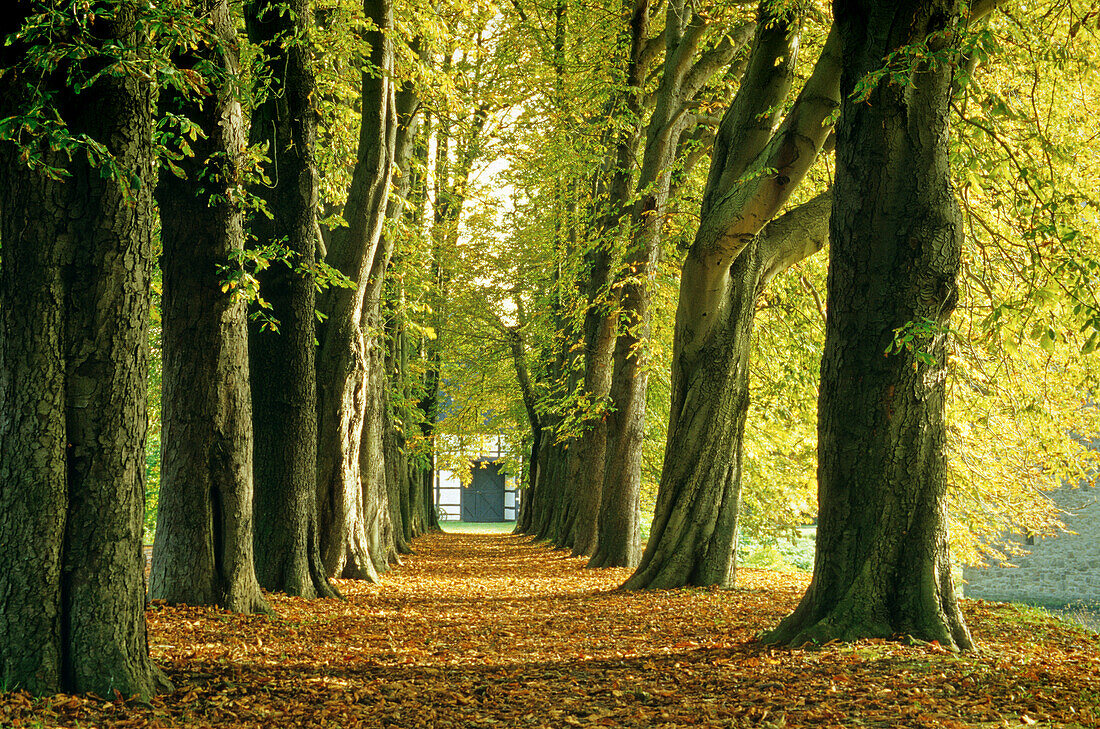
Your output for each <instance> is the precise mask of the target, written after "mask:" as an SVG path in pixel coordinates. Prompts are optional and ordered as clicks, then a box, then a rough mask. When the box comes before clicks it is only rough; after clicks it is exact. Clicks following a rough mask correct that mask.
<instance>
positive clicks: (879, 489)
mask: <svg viewBox="0 0 1100 729" xmlns="http://www.w3.org/2000/svg"><path fill="white" fill-rule="evenodd" d="M834 13H835V16H836V23H837V25H838V26H839V28H840V30H841V35H842V39H843V67H844V73H843V76H842V80H841V90H842V93H843V98H844V100H845V101H844V104H843V107H842V112H841V118H840V123H839V125H838V129H837V172H836V183H835V194H834V202H833V208H832V223H831V230H830V236H831V241H832V251H831V257H830V264H829V289H828V292H829V293H828V300H827V305H828V312H829V316H828V321H827V324H826V334H825V351H824V354H823V358H822V365H821V395H820V401H819V416H818V451H819V462H818V484H819V485H818V499H819V504H820V507H819V508H820V512H819V517H818V541H817V556H816V558H815V561H814V577H813V581H812V582H811V584H810V588H809V589H808V590H807V592H806V594H805V596H804V597H803V599H802V602H801V603H800V604H799V606H798V608H797V609H796V610H795V612H794V613H792V614H791V615H790V616H788V617H787V618H786V619H785V620H784V621H783V622H782V623H781V624H780V625H779V627H778V628H776V629H775V630H774V631H773V632H772V633H771V634H769V635H768V636H766V638H765V640H766V641H768V642H772V643H787V644H792V645H798V644H801V643H806V642H811V641H813V642H826V641H829V640H834V639H839V640H852V639H856V638H864V637H890V636H894V635H897V634H909V635H913V636H916V637H917V638H921V639H924V640H930V641H931V640H936V641H939V643H940V644H941V645H943V646H945V647H948V648H952V649H954V648H970V647H972V645H973V641H972V640H971V637H970V633H969V631H968V630H967V627H966V624H965V622H964V621H963V617H962V614H961V613H960V611H959V608H958V604H957V601H956V597H955V592H954V587H953V584H952V580H951V561H950V556H949V553H948V540H947V525H946V518H947V513H946V500H945V494H946V459H945V454H944V438H945V426H944V398H945V381H946V376H947V337H948V334H947V329H946V328H947V324H948V321H949V318H950V315H951V312H952V310H953V309H954V308H955V303H956V301H957V298H958V291H957V287H956V276H957V273H958V269H959V262H960V253H961V241H962V231H961V216H960V214H959V211H958V207H957V204H956V202H955V199H954V194H953V190H952V187H951V180H950V170H949V156H948V144H947V137H948V109H949V107H948V101H949V98H950V92H951V82H952V78H951V76H952V64H951V63H950V62H947V61H944V60H943V57H945V56H946V57H948V58H950V57H951V56H952V55H953V54H954V51H953V50H952V49H951V48H950V46H949V43H950V42H951V39H952V38H954V37H955V34H956V33H957V31H958V24H959V17H958V11H957V6H956V5H955V4H954V3H951V2H948V1H947V0H911V1H909V2H903V3H884V2H861V1H854V2H849V1H846V0H839V1H838V2H837V3H836V5H835V8H834ZM922 43H927V45H928V50H927V51H926V53H927V56H926V57H933V58H936V57H937V56H939V60H938V61H936V62H934V63H929V62H927V61H924V60H920V59H918V58H906V59H904V62H905V63H906V64H912V78H911V81H910V83H907V84H894V83H891V82H890V81H889V80H888V79H887V80H883V81H880V82H879V83H878V84H877V85H876V86H875V87H874V88H873V90H872V91H871V93H870V95H869V97H867V98H866V100H863V99H852V97H851V95H852V92H853V89H855V87H856V84H857V82H859V81H860V80H861V79H863V78H865V77H866V74H868V73H870V72H873V71H875V70H877V69H880V68H881V67H882V65H883V59H884V58H885V57H886V56H887V55H888V54H890V53H891V52H894V51H897V50H898V49H900V48H903V47H909V46H912V45H913V44H922ZM899 331H905V332H910V333H912V334H914V336H915V340H914V343H913V346H912V347H911V348H902V349H901V351H893V348H892V344H893V342H894V340H895V336H896V334H897V333H898V332H899ZM884 354H885V355H886V356H884Z"/></svg>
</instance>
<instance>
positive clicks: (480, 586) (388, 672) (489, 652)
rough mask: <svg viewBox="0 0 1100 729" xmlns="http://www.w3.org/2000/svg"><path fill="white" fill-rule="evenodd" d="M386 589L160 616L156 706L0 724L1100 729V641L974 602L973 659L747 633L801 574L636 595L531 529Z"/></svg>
mask: <svg viewBox="0 0 1100 729" xmlns="http://www.w3.org/2000/svg"><path fill="white" fill-rule="evenodd" d="M415 546H416V549H417V552H418V553H417V554H416V555H414V556H411V557H408V558H406V560H405V562H406V563H405V564H404V565H403V566H401V567H399V568H397V569H395V570H393V571H392V572H391V573H390V574H388V575H386V577H385V578H384V579H383V582H382V585H381V586H371V585H366V584H362V583H357V582H350V581H348V582H341V583H340V589H341V590H342V591H343V592H344V594H345V595H347V597H348V599H347V600H346V601H340V600H312V601H307V600H301V599H297V598H289V597H285V596H280V595H271V596H270V598H271V601H272V603H273V604H274V607H275V611H276V614H277V616H276V617H273V618H272V617H265V616H240V615H235V614H231V613H226V612H224V611H218V610H212V609H204V608H189V607H167V606H164V605H154V606H152V607H151V608H150V610H149V625H150V643H151V645H152V651H153V656H154V659H155V660H156V661H157V662H158V663H159V664H160V665H161V666H162V667H164V668H165V669H166V670H167V672H168V673H169V675H170V676H171V678H172V680H173V681H174V682H175V684H176V687H177V688H176V691H175V692H174V693H172V694H169V695H167V696H161V697H157V698H155V699H154V700H153V701H152V702H151V704H141V703H138V702H136V701H133V700H122V699H121V698H114V699H112V700H104V699H102V698H95V697H88V696H82V697H70V696H55V697H45V698H38V699H34V698H31V697H29V696H27V695H25V694H21V693H13V694H0V727H9V726H10V727H32V726H33V727H38V726H44V727H55V726H85V727H87V726H95V727H111V728H114V729H119V728H121V727H130V726H142V727H192V728H195V729H197V728H198V727H269V726H303V727H341V729H350V728H351V727H357V726H371V727H383V726H395V727H466V726H501V727H505V726H507V727H513V726H516V727H561V726H579V727H689V726H699V727H742V726H745V727H749V726H752V727H757V726H758V727H793V726H814V727H829V726H860V725H862V726H883V727H887V726H899V725H901V726H915V727H965V726H983V727H984V726H988V727H996V726H1032V725H1045V726H1050V725H1057V726H1082V727H1084V726H1095V725H1097V724H1100V651H1098V647H1100V642H1098V639H1097V636H1096V635H1094V634H1090V633H1087V632H1085V631H1083V630H1079V629H1075V628H1072V627H1069V626H1066V625H1064V624H1062V623H1059V622H1057V621H1054V620H1052V619H1049V618H1044V617H1042V616H1041V615H1039V614H1037V613H1035V612H1034V611H1031V612H1027V611H1020V610H1018V609H1016V608H1015V607H1013V606H1008V605H998V604H991V603H984V602H967V603H965V610H966V613H967V618H968V620H969V621H970V625H971V629H972V630H973V632H974V634H975V638H976V639H977V640H978V641H979V643H980V645H981V649H980V650H979V651H977V652H974V653H970V654H963V655H954V654H951V653H948V652H946V651H944V649H943V648H942V647H940V646H938V645H934V644H920V643H916V644H913V645H908V644H905V643H903V642H895V641H881V640H879V641H861V642H859V643H855V644H831V645H828V646H825V647H823V648H821V649H819V650H774V649H767V648H763V647H761V646H759V645H757V644H756V643H754V642H753V638H754V637H755V635H756V634H758V633H759V632H760V631H761V630H763V629H765V628H768V627H770V626H772V625H774V624H775V623H776V622H777V621H778V620H779V619H780V618H781V617H782V616H783V615H785V614H786V613H787V612H789V611H790V610H791V609H792V608H793V607H794V605H795V603H796V602H797V600H798V597H799V596H800V595H801V593H802V591H803V590H804V589H805V586H806V578H805V577H803V576H794V575H784V574H779V573H770V572H762V571H754V570H742V571H741V573H740V574H739V583H738V589H736V590H729V591H721V590H695V589H685V590H671V591H646V592H637V593H623V592H617V591H615V590H614V588H615V587H616V586H617V585H618V584H620V583H621V582H622V581H623V580H624V579H625V578H626V576H627V572H626V571H624V570H587V569H585V568H584V567H583V564H584V561H583V560H578V559H572V558H569V557H568V556H566V555H565V553H563V552H560V551H553V550H550V549H548V548H546V547H543V546H540V545H535V544H531V543H530V542H529V541H527V540H526V539H524V538H522V537H515V536H510V535H507V536H500V535H491V536H490V535H458V534H438V535H431V536H428V537H424V538H422V539H420V540H418V541H417V543H416V545H415Z"/></svg>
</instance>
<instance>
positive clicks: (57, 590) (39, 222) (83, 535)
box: [0, 2, 170, 697]
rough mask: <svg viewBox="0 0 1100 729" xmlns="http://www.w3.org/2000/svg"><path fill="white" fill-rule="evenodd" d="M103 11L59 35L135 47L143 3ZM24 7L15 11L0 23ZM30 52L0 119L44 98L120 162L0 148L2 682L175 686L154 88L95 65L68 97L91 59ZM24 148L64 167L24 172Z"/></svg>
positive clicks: (13, 48)
mask: <svg viewBox="0 0 1100 729" xmlns="http://www.w3.org/2000/svg"><path fill="white" fill-rule="evenodd" d="M112 10H113V14H112V15H111V16H110V17H105V16H100V17H98V18H96V19H95V22H94V24H93V23H91V22H89V23H88V25H87V26H85V27H84V29H83V30H81V29H76V28H68V29H64V28H59V29H57V32H58V33H59V34H62V35H64V34H65V33H67V32H72V33H84V32H85V31H86V28H89V27H94V29H95V35H94V36H93V35H90V34H87V35H84V37H83V38H82V40H85V41H87V42H88V43H89V44H90V45H91V46H92V47H94V48H102V47H104V46H108V45H109V46H110V47H109V48H108V49H107V50H106V51H105V53H109V54H114V53H117V52H119V51H118V50H117V49H119V48H121V49H138V48H139V47H140V45H141V43H142V42H143V41H144V39H143V38H141V37H139V36H138V35H137V33H136V31H135V25H136V23H137V16H138V12H139V11H138V9H137V8H135V7H134V5H133V4H131V3H127V2H123V3H118V4H116V5H114V6H113V7H112ZM24 18H25V11H24V10H23V8H22V7H16V8H14V9H13V8H9V10H8V13H7V14H6V15H5V16H4V18H3V20H0V32H2V33H3V35H4V36H5V37H6V38H7V37H10V36H9V34H11V33H15V32H16V31H18V30H19V28H20V26H21V24H22V22H23V20H24ZM25 52H26V48H25V47H24V46H23V45H22V42H21V41H18V40H17V41H15V42H14V43H11V44H9V45H7V46H5V47H4V48H3V49H0V68H3V69H4V71H6V73H2V74H0V116H2V117H8V116H13V115H20V114H24V113H26V112H27V109H28V108H29V107H30V104H29V102H31V101H32V99H34V98H35V97H36V96H37V95H38V94H41V93H43V92H46V93H49V94H50V96H48V103H49V104H51V105H52V108H53V110H54V111H56V113H57V114H59V115H60V117H61V119H62V120H63V121H64V123H65V124H66V125H67V131H68V132H69V133H71V134H72V135H73V137H74V138H79V135H87V138H88V139H90V140H94V141H95V142H97V143H99V144H102V145H104V147H105V148H106V149H107V150H108V151H109V153H110V154H111V155H112V161H113V163H114V164H116V165H117V168H116V169H115V171H114V172H113V173H109V174H101V170H100V169H96V168H94V167H92V166H91V165H90V164H89V163H88V162H87V161H86V157H85V156H84V155H83V154H82V153H81V154H74V155H73V159H72V160H69V159H66V158H65V157H64V156H63V155H59V154H54V153H52V152H50V151H49V150H48V147H47V145H46V144H43V143H42V142H41V141H40V140H34V139H28V140H25V146H24V147H22V148H20V147H18V146H16V145H15V144H14V143H12V142H10V141H6V142H3V143H2V144H0V240H2V241H3V256H2V262H0V410H2V411H3V413H4V418H3V419H2V421H0V544H3V545H4V549H3V552H2V553H0V678H2V680H3V681H4V684H5V688H7V689H16V688H23V689H27V690H29V691H32V692H35V693H39V694H48V693H54V692H58V691H72V692H95V693H97V694H99V695H101V696H105V697H106V696H113V695H114V692H115V691H116V690H117V691H119V692H121V693H122V694H123V695H124V696H131V695H134V694H140V695H142V696H149V695H151V694H154V693H157V692H158V691H162V690H165V689H168V688H170V684H168V682H167V679H166V678H165V677H164V675H163V674H162V673H161V672H160V670H159V669H157V668H156V667H155V666H154V665H153V664H152V662H151V661H150V660H149V649H148V645H147V641H146V626H145V612H144V607H145V594H144V593H145V589H144V588H145V586H144V579H143V568H144V557H143V554H142V546H141V537H142V524H143V517H144V514H143V511H144V509H143V506H144V488H143V486H144V484H143V476H144V471H145V468H144V463H145V435H146V429H147V413H146V375H147V370H148V339H147V335H148V321H149V318H148V317H149V307H150V294H149V290H150V283H151V278H152V271H153V265H154V261H153V255H152V233H153V207H152V188H153V182H154V179H153V170H154V163H153V140H152V131H153V111H152V107H153V89H152V85H151V84H150V83H148V82H147V81H146V80H144V79H143V78H141V77H138V76H137V75H136V74H135V75H127V76H116V75H102V76H99V77H98V78H97V79H96V80H95V82H94V83H93V84H91V85H90V86H88V87H86V88H84V89H83V90H82V91H81V92H80V93H79V94H78V93H75V92H74V91H73V90H72V89H71V88H68V87H65V86H59V85H57V84H58V83H59V82H61V83H64V80H65V79H66V78H67V73H66V72H68V73H71V78H73V79H76V80H80V79H86V78H89V77H91V76H92V74H94V73H95V72H97V71H98V70H100V68H101V64H102V61H103V59H102V58H101V57H96V56H94V55H93V57H92V58H91V59H90V61H89V62H88V65H87V66H81V65H76V64H74V65H72V66H67V67H65V68H64V69H63V71H64V72H58V73H56V74H49V75H45V76H44V75H43V74H42V73H41V71H40V70H39V69H37V68H23V69H21V71H20V72H19V73H16V72H14V71H13V70H12V69H13V68H15V67H18V66H19V65H20V64H21V63H22V62H23V61H24V60H25V55H24V54H25ZM123 52H124V53H125V54H126V55H127V58H128V60H130V61H135V62H137V58H136V56H137V51H136V50H133V51H123ZM37 100H38V101H41V98H40V97H39V98H38V99H37ZM23 150H27V151H29V152H30V153H31V156H32V159H35V158H37V159H39V160H41V161H43V162H45V163H47V164H49V165H53V166H56V167H60V168H63V169H65V170H66V171H67V173H68V174H69V176H68V177H66V178H65V179H64V181H58V180H56V179H52V178H51V176H49V175H47V174H45V173H44V172H43V171H42V170H41V168H31V167H30V166H29V165H28V164H27V162H26V161H25V160H23V159H21V158H20V153H21V151H23Z"/></svg>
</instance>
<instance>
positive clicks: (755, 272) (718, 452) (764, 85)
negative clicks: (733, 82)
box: [624, 5, 839, 589]
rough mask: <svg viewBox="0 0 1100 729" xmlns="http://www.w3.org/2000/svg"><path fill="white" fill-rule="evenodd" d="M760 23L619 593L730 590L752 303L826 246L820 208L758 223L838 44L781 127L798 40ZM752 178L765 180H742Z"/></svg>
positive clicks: (819, 139) (814, 114)
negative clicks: (654, 468) (659, 452)
mask: <svg viewBox="0 0 1100 729" xmlns="http://www.w3.org/2000/svg"><path fill="white" fill-rule="evenodd" d="M769 12H770V11H769V10H768V8H767V7H766V6H764V5H762V6H761V16H760V18H759V21H758V23H757V25H756V38H755V41H754V45H753V51H752V54H751V55H750V58H749V62H748V64H747V67H746V71H745V76H744V78H743V79H742V82H741V88H740V89H739V90H738V93H737V96H736V97H735V99H734V101H733V103H732V104H731V105H730V108H729V109H728V110H727V112H726V113H725V115H724V116H723V118H722V122H721V125H720V127H719V133H718V136H717V138H716V140H715V143H714V155H713V160H712V164H711V170H710V175H709V177H708V180H707V187H706V191H705V192H704V196H703V205H702V211H701V220H700V224H699V229H698V232H697V233H696V237H695V241H694V242H693V244H692V247H691V249H690V250H689V252H688V256H687V258H686V259H685V262H684V267H683V271H682V274H681V278H680V300H679V303H678V306H677V310H676V332H675V335H674V343H673V355H672V360H673V365H672V411H671V415H670V418H669V432H668V439H667V441H666V444H665V460H664V466H663V468H662V472H661V483H660V486H659V488H658V493H657V507H656V510H655V512H654V517H653V527H652V529H651V530H650V537H649V543H648V544H647V545H646V549H645V552H644V554H643V555H642V560H641V563H640V565H639V567H638V569H637V570H636V571H635V573H634V574H633V575H632V576H631V577H630V578H629V579H628V580H627V582H626V584H625V585H624V587H627V588H630V589H638V588H644V587H678V586H681V585H685V584H700V585H720V586H730V585H732V584H733V571H734V568H735V562H734V558H735V552H734V550H735V547H736V538H737V536H736V530H737V510H738V507H739V504H740V488H741V482H740V477H741V444H742V439H743V436H744V428H745V415H746V413H747V409H748V404H749V389H748V385H749V382H748V365H749V362H748V359H749V352H750V347H751V333H752V317H753V314H754V311H755V302H756V298H757V297H758V296H759V294H760V293H761V292H762V291H763V287H764V286H765V285H766V284H767V282H768V281H769V280H770V279H771V277H772V276H774V275H776V274H777V273H778V272H780V271H782V270H784V269H786V268H788V267H789V266H791V265H793V264H794V263H796V262H797V261H800V260H802V259H803V258H805V257H806V256H808V255H811V254H812V253H814V252H816V251H817V250H820V248H821V247H822V246H823V245H824V242H825V239H826V226H825V223H826V221H827V219H828V198H827V197H826V196H819V197H817V198H815V199H814V200H812V201H811V202H809V203H806V204H804V205H801V206H798V207H796V208H794V209H792V210H790V211H788V212H787V213H785V214H784V215H783V216H782V217H780V218H778V219H776V220H774V221H772V222H770V223H769V222H768V221H770V220H771V219H772V218H773V217H774V216H775V215H776V214H777V213H778V212H779V210H780V209H781V208H782V206H783V205H784V203H785V202H786V201H787V199H789V196H790V195H791V193H792V191H793V190H794V188H795V187H796V186H797V185H798V182H799V181H800V180H801V179H802V177H803V176H804V175H805V174H806V171H807V170H808V169H809V167H810V165H811V164H812V163H813V161H814V159H816V157H817V155H818V152H819V150H820V149H821V147H822V145H823V144H824V143H825V140H826V138H827V136H828V134H829V130H830V127H829V125H828V124H827V123H826V121H825V120H826V119H827V118H828V116H829V114H830V113H831V112H832V110H833V109H834V108H835V106H836V104H837V103H838V102H837V98H838V93H839V63H838V61H837V53H836V50H835V49H836V45H837V39H836V37H835V33H834V34H830V38H829V40H828V41H827V42H826V45H825V48H824V49H823V50H822V54H821V57H820V58H819V59H818V62H817V63H816V64H815V66H814V71H813V73H812V74H811V76H810V78H809V79H808V80H807V81H806V85H805V86H804V87H803V90H802V91H801V93H800V94H799V96H798V98H797V99H796V101H795V103H794V105H793V106H792V107H791V110H790V111H789V112H788V114H787V117H786V118H785V119H784V120H783V123H782V124H778V121H779V117H778V114H779V112H780V111H781V110H782V108H783V106H784V103H783V102H784V99H785V98H786V96H787V95H788V93H789V91H790V88H791V82H792V79H793V71H794V63H795V59H796V54H797V48H798V28H797V19H796V18H794V17H792V16H789V15H784V16H780V17H771V16H769ZM777 127H778V128H777ZM773 130H774V131H773ZM760 168H771V169H774V170H775V172H774V173H770V174H757V175H751V176H750V175H748V174H747V173H748V172H749V170H752V169H760ZM765 226H766V227H765Z"/></svg>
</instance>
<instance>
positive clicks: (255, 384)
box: [245, 0, 339, 597]
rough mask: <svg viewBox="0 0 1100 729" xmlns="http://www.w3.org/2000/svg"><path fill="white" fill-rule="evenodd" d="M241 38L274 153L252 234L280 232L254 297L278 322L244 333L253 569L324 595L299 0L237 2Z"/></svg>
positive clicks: (266, 581) (285, 588)
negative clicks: (258, 60) (250, 51)
mask: <svg viewBox="0 0 1100 729" xmlns="http://www.w3.org/2000/svg"><path fill="white" fill-rule="evenodd" d="M245 10H246V19H247V25H248V34H249V38H250V39H251V40H252V41H253V42H254V43H256V44H258V45H259V46H260V47H261V50H262V53H263V61H264V64H265V66H266V67H267V69H268V71H269V72H270V79H271V80H270V86H269V88H268V89H267V94H266V96H265V98H264V99H263V101H262V103H261V104H260V105H259V106H258V107H257V108H256V109H255V110H254V111H253V113H252V129H251V140H250V141H251V142H252V143H256V144H258V143H263V142H267V143H268V144H269V145H270V146H269V149H268V154H269V156H270V157H271V159H272V160H277V161H278V170H277V171H276V168H275V166H274V162H273V163H271V164H270V165H269V166H268V168H267V170H266V172H267V175H268V178H269V179H270V180H271V185H270V186H267V185H258V186H257V187H256V188H255V189H254V192H255V194H256V195H257V196H259V197H260V198H261V199H263V201H264V202H265V204H266V206H267V210H268V211H269V212H270V213H271V215H272V218H271V219H270V220H269V219H267V218H266V217H265V216H263V215H258V216H256V218H255V219H254V220H253V223H252V232H253V234H254V235H255V236H256V239H257V242H258V244H259V245H261V246H264V245H270V244H273V243H276V242H278V241H282V242H283V243H284V244H285V245H286V247H287V248H288V249H289V250H290V254H291V259H290V260H289V261H287V265H283V264H281V263H275V264H274V265H272V266H271V267H270V268H268V269H267V270H265V271H264V272H262V274H261V275H260V288H261V291H262V292H263V293H262V296H263V298H264V299H265V300H266V301H267V302H268V303H269V304H270V305H271V313H272V314H273V315H274V317H275V318H276V319H277V320H278V331H264V330H253V331H252V332H250V336H249V373H250V375H251V383H252V423H253V428H254V453H253V478H254V488H255V495H254V502H253V516H254V524H255V533H254V540H255V542H254V543H255V558H256V576H257V578H258V579H259V581H260V584H261V585H262V586H264V587H266V588H267V589H269V590H278V591H281V592H286V593H288V594H291V595H299V596H301V597H334V596H338V594H339V593H338V592H337V591H336V589H335V588H334V587H333V586H332V584H331V583H330V582H329V581H328V577H327V576H326V575H325V570H324V567H323V565H322V563H321V554H320V546H319V537H318V530H317V488H316V484H317V389H316V369H315V367H314V310H315V305H314V304H315V294H314V282H313V276H312V273H311V272H310V271H311V269H312V267H313V265H314V264H315V263H316V260H317V256H316V254H317V246H318V245H319V242H320V241H319V240H318V238H317V230H318V229H317V222H316V218H315V213H316V209H317V171H316V164H315V160H314V141H315V138H316V125H315V118H316V110H315V109H314V108H313V97H314V93H315V83H314V77H313V69H312V67H311V65H310V60H309V18H310V17H311V15H310V4H309V0H289V1H288V2H281V1H280V2H275V0H253V1H251V2H249V3H248V4H247V5H246V8H245Z"/></svg>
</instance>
